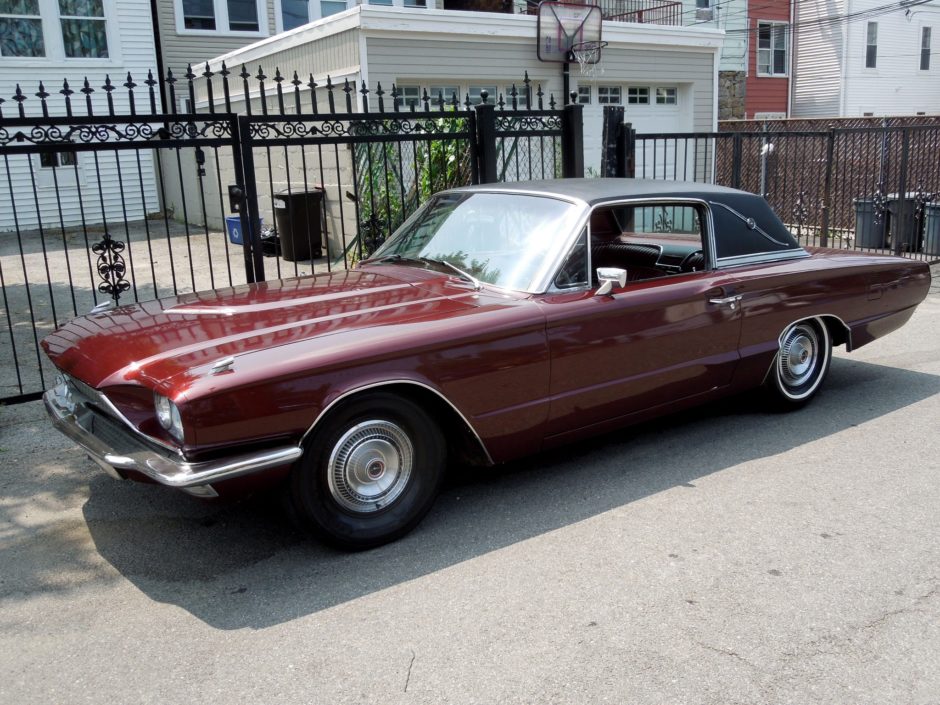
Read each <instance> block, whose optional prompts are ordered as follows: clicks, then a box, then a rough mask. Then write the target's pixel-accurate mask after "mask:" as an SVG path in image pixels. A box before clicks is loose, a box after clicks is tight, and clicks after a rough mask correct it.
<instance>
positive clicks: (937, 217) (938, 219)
mask: <svg viewBox="0 0 940 705" xmlns="http://www.w3.org/2000/svg"><path fill="white" fill-rule="evenodd" d="M924 254H928V255H935V256H938V255H940V203H928V204H927V205H926V206H924Z"/></svg>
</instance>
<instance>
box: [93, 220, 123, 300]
mask: <svg viewBox="0 0 940 705" xmlns="http://www.w3.org/2000/svg"><path fill="white" fill-rule="evenodd" d="M124 247H125V245H124V243H123V242H121V241H120V240H113V239H112V238H111V235H110V233H107V232H106V233H105V234H104V239H103V240H101V241H100V242H96V243H95V244H94V245H92V246H91V251H92V252H94V253H95V254H96V255H98V264H97V268H98V276H100V277H101V279H102V280H103V281H102V282H101V283H100V284H98V291H100V292H101V293H102V294H107V295H108V296H110V297H111V298H112V299H114V303H115V304H116V303H117V302H118V300H119V299H120V297H121V294H123V293H124V292H125V291H127V290H128V289H130V288H131V285H130V282H128V281H127V280H126V279H124V275H125V274H126V273H127V265H126V263H125V262H124V257H122V256H121V253H122V252H123V251H124Z"/></svg>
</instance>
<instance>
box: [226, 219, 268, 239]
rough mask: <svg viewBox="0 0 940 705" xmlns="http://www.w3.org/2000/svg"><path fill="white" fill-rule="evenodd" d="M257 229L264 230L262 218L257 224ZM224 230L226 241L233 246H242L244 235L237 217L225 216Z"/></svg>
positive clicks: (240, 221)
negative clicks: (226, 234) (226, 235)
mask: <svg viewBox="0 0 940 705" xmlns="http://www.w3.org/2000/svg"><path fill="white" fill-rule="evenodd" d="M258 226H259V229H261V230H263V229H264V218H260V219H259V222H258ZM225 230H226V231H227V232H228V240H229V242H231V243H232V244H233V245H242V244H244V242H245V238H244V234H243V233H242V219H241V216H238V215H227V216H225Z"/></svg>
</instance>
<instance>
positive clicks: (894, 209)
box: [885, 193, 920, 252]
mask: <svg viewBox="0 0 940 705" xmlns="http://www.w3.org/2000/svg"><path fill="white" fill-rule="evenodd" d="M919 195H920V194H917V193H909V194H907V198H906V199H905V201H906V202H905V204H904V219H903V221H902V219H901V218H900V217H899V215H900V206H901V195H900V194H898V193H889V194H888V198H887V199H886V200H885V206H886V207H887V209H888V213H889V218H888V235H889V236H890V238H891V246H892V248H897V247H898V243H901V244H900V248H901V252H917V251H918V250H920V228H919V227H918V226H919V225H920V220H919V219H918V218H917V217H916V210H917V201H916V200H915V199H916V198H917V197H918V196H919Z"/></svg>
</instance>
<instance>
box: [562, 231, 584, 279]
mask: <svg viewBox="0 0 940 705" xmlns="http://www.w3.org/2000/svg"><path fill="white" fill-rule="evenodd" d="M587 283H588V271H587V230H586V229H585V230H582V231H581V235H580V236H579V237H578V240H577V242H575V244H574V247H573V248H571V252H570V253H568V257H567V258H566V259H565V263H564V264H563V265H562V266H561V269H559V270H558V275H557V276H556V277H555V286H556V287H557V288H559V289H574V288H576V287H579V286H587Z"/></svg>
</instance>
